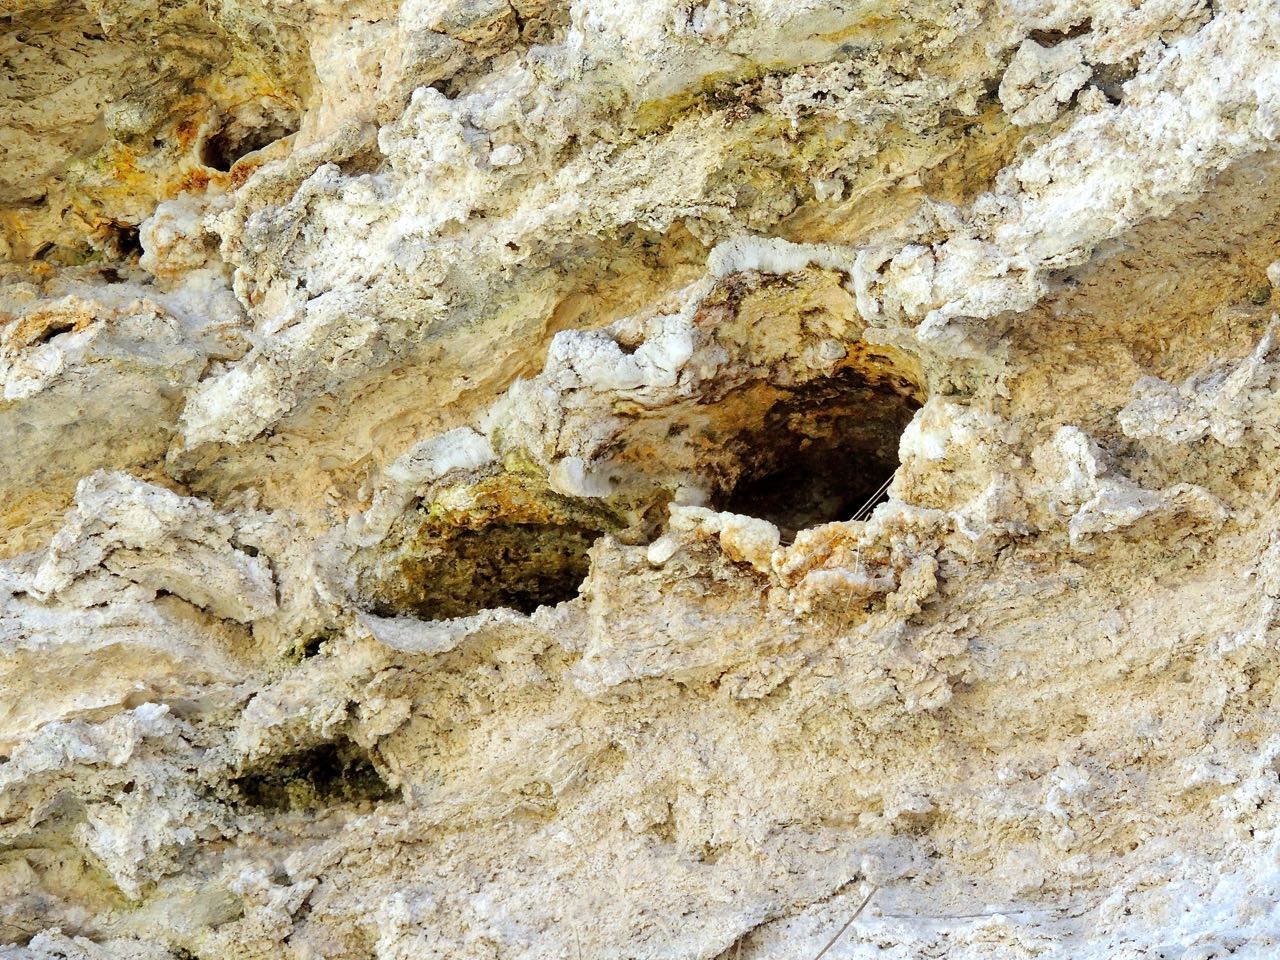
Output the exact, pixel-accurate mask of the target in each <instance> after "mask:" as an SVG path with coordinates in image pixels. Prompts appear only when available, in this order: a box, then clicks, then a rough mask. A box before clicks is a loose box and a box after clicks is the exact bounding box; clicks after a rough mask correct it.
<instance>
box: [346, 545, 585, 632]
mask: <svg viewBox="0 0 1280 960" xmlns="http://www.w3.org/2000/svg"><path fill="white" fill-rule="evenodd" d="M602 532H603V531H601V530H599V529H594V528H592V527H588V526H581V525H577V524H560V523H517V522H509V521H494V522H491V523H489V524H487V525H485V526H480V527H474V528H472V527H462V528H451V529H450V528H446V529H440V528H436V527H434V526H432V525H424V527H423V528H422V529H420V530H419V531H417V532H416V533H415V534H413V535H411V537H410V538H409V539H408V540H407V541H405V547H404V548H402V549H400V550H398V551H397V553H398V555H399V560H398V561H397V568H396V569H395V570H393V571H383V572H382V574H381V575H379V576H375V577H371V578H370V579H369V580H368V581H366V582H367V586H368V589H367V594H368V595H370V596H371V597H372V598H373V606H372V611H373V612H374V613H376V614H378V615H380V616H403V615H406V614H408V615H412V616H415V617H418V618H419V619H423V620H446V619H451V618H454V617H465V616H470V615H471V614H474V613H479V612H480V611H481V610H488V609H492V608H495V607H506V608H509V609H512V610H518V611H519V612H521V613H524V614H531V613H533V612H534V611H535V610H537V609H538V608H539V607H544V606H554V605H555V604H557V603H563V602H564V601H566V600H572V599H574V598H575V597H576V596H577V595H578V590H579V588H580V587H581V586H582V583H583V581H584V580H586V578H587V573H588V572H589V570H590V566H591V561H590V557H589V556H588V555H587V551H588V550H590V548H591V545H592V544H593V543H594V542H595V541H596V539H597V538H598V537H599V536H600V535H601V533H602ZM388 574H390V575H388Z"/></svg>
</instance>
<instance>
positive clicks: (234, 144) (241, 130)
mask: <svg viewBox="0 0 1280 960" xmlns="http://www.w3.org/2000/svg"><path fill="white" fill-rule="evenodd" d="M292 133H294V130H293V129H291V128H290V127H288V126H285V125H284V124H282V123H270V124H268V125H266V126H262V127H248V128H247V127H245V126H243V125H242V124H240V123H239V122H237V121H235V120H232V121H230V122H228V123H226V124H224V125H223V126H222V127H221V128H220V129H219V130H217V131H216V132H215V133H213V134H211V135H209V136H208V137H206V138H205V140H204V142H203V143H202V144H201V145H200V162H201V163H202V164H204V165H205V166H206V167H209V168H210V169H212V170H218V171H221V172H222V173H226V172H227V171H229V170H230V169H231V168H232V167H234V166H235V165H236V164H237V163H238V162H240V160H242V159H243V158H244V157H247V156H248V155H249V154H251V153H255V152H256V151H258V150H261V149H262V148H263V147H266V146H269V145H271V144H273V143H275V142H276V141H277V140H280V139H283V138H284V137H287V136H289V135H290V134H292Z"/></svg>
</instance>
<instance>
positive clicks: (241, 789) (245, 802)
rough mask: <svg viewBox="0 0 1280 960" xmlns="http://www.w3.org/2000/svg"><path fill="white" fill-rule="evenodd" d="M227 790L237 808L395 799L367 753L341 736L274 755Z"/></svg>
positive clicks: (310, 807)
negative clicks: (333, 739)
mask: <svg viewBox="0 0 1280 960" xmlns="http://www.w3.org/2000/svg"><path fill="white" fill-rule="evenodd" d="M231 789H232V792H233V795H234V798H235V801H236V802H237V803H238V804H239V805H240V806H243V807H247V808H253V809H260V810H274V811H284V810H315V809H319V808H322V807H328V806H334V805H336V804H339V803H356V802H371V803H377V802H379V801H382V800H388V799H392V798H394V797H395V796H396V791H395V790H394V789H392V788H391V787H390V786H389V785H388V784H387V782H386V781H385V780H383V779H382V777H381V775H380V774H379V773H378V771H377V768H376V767H375V766H374V764H373V760H372V758H371V757H370V756H369V754H368V752H367V751H366V750H364V749H363V748H361V747H360V746H358V745H357V744H355V743H353V742H352V741H350V740H348V739H346V738H344V737H339V738H338V739H337V740H335V741H332V742H329V743H322V744H319V745H317V746H315V747H312V748H310V749H307V750H300V751H297V752H296V753H289V754H285V755H284V756H279V757H275V758H273V759H272V760H271V761H269V762H267V763H264V764H261V765H259V766H257V767H255V768H253V769H251V770H248V771H246V772H244V773H243V774H241V775H240V776H238V777H236V778H235V779H233V780H232V781H231Z"/></svg>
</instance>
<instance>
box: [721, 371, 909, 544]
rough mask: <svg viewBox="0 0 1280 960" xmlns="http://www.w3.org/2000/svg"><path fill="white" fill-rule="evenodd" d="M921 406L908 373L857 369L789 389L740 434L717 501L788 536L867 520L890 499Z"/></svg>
mask: <svg viewBox="0 0 1280 960" xmlns="http://www.w3.org/2000/svg"><path fill="white" fill-rule="evenodd" d="M920 404H921V396H920V392H919V389H918V388H917V387H916V386H915V385H914V384H913V383H911V382H910V381H909V380H907V379H906V378H904V377H900V376H872V377H868V376H867V375H866V372H865V371H863V370H860V369H857V368H852V367H851V368H848V369H845V370H842V371H840V372H839V373H837V374H836V375H835V376H833V377H830V378H827V379H824V380H821V381H818V382H816V383H813V384H808V385H805V386H804V387H802V388H799V389H796V390H794V391H790V392H788V394H787V395H785V396H784V397H782V398H781V399H779V400H778V401H776V402H775V403H774V404H773V405H772V406H771V407H770V409H769V410H768V412H767V413H766V414H765V416H764V418H763V424H762V426H761V427H760V428H759V429H755V430H751V431H748V432H746V433H745V434H743V435H742V436H740V437H738V438H736V439H735V441H734V445H735V448H736V451H737V458H736V459H737V463H738V465H739V467H740V469H739V472H738V474H737V476H736V478H735V479H734V480H733V482H732V483H731V484H728V485H726V487H725V488H724V489H723V491H722V493H721V495H720V496H719V497H718V498H717V499H716V500H715V502H714V505H715V507H716V508H717V509H719V510H727V511H729V512H731V513H739V514H745V515H747V516H752V517H759V518H760V519H763V520H768V521H769V522H770V523H773V524H774V525H776V526H777V527H778V528H779V530H780V531H782V534H783V536H784V537H791V536H794V534H795V533H796V532H797V531H799V530H804V529H806V528H808V527H813V526H817V525H818V524H822V523H831V522H833V521H837V520H852V519H862V518H865V516H866V515H868V514H869V513H870V511H871V510H872V509H873V508H874V507H875V506H876V505H877V504H879V503H882V502H884V501H885V500H887V499H888V488H889V484H890V482H891V481H892V480H893V477H894V473H895V471H896V470H897V468H898V441H899V439H900V438H901V436H902V432H903V430H905V429H906V426H907V424H908V423H909V422H910V421H911V418H912V417H913V416H914V415H915V412H916V410H918V409H919V408H920Z"/></svg>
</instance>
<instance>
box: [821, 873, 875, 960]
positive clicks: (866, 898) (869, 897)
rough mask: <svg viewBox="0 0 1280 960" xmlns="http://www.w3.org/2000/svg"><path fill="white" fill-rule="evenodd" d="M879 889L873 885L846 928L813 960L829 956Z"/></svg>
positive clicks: (845, 925)
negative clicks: (828, 953)
mask: <svg viewBox="0 0 1280 960" xmlns="http://www.w3.org/2000/svg"><path fill="white" fill-rule="evenodd" d="M879 889H880V888H879V887H877V886H876V885H875V884H874V883H873V884H872V885H871V891H870V892H869V893H868V894H867V895H866V896H865V897H863V898H862V903H860V904H858V909H857V910H855V911H853V916H852V917H850V918H849V919H848V920H846V921H845V922H844V926H843V927H841V928H840V929H839V930H837V931H836V935H835V936H834V937H832V938H831V939H830V940H828V941H827V945H826V946H825V947H823V948H822V949H821V950H819V951H818V955H817V956H816V957H814V958H813V960H822V958H823V957H825V956H826V955H827V951H828V950H830V949H831V948H832V947H834V946H835V945H836V941H837V940H839V939H840V938H841V937H843V936H844V932H845V931H846V930H848V929H849V928H850V927H852V926H853V921H855V920H857V919H858V917H859V916H860V915H861V913H862V911H863V910H865V909H867V904H868V903H870V902H871V898H872V897H874V896H875V895H876V891H877V890H879Z"/></svg>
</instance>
